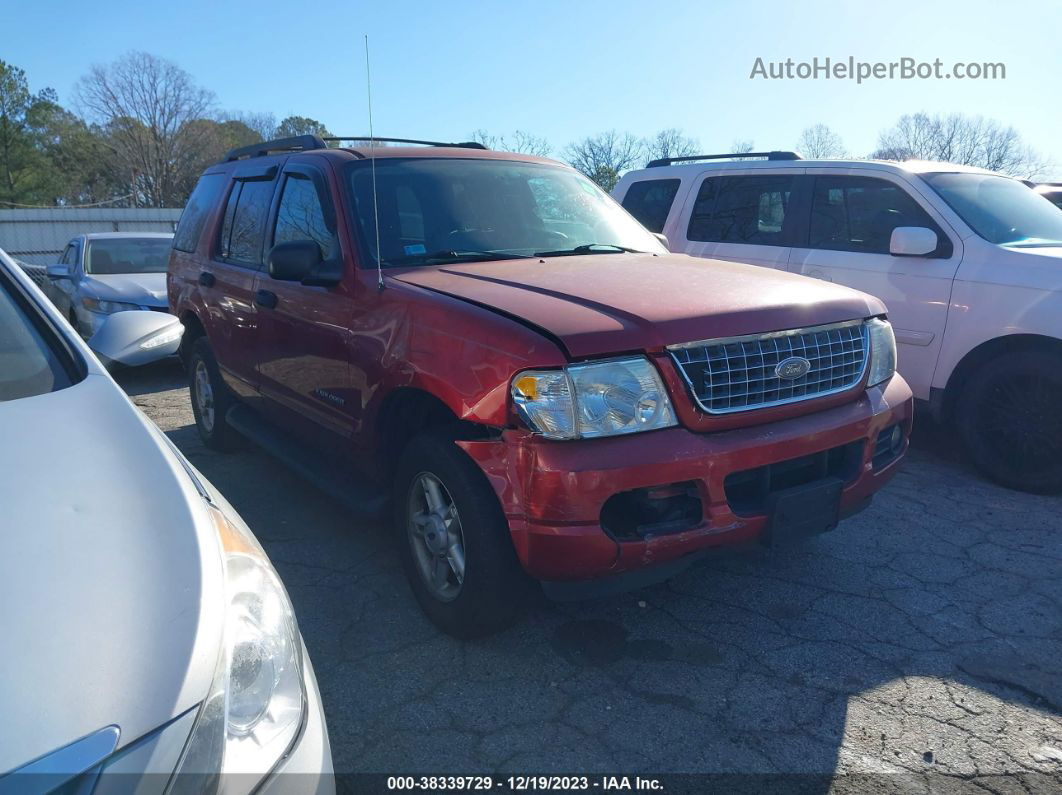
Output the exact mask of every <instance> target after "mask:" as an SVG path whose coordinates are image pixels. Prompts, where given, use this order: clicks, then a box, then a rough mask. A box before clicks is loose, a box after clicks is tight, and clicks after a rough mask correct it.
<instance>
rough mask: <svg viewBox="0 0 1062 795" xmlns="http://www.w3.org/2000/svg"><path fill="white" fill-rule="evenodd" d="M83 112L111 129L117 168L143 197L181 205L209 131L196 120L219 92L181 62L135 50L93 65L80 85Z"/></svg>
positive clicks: (159, 204)
mask: <svg viewBox="0 0 1062 795" xmlns="http://www.w3.org/2000/svg"><path fill="white" fill-rule="evenodd" d="M76 92H77V98H78V102H79V104H80V106H81V108H82V110H83V113H84V114H85V115H86V116H87V117H88V118H89V119H90V120H91V121H95V122H97V123H98V124H99V125H100V126H101V127H102V128H103V129H104V130H105V132H106V137H107V142H108V147H109V149H110V150H111V152H112V154H113V158H114V168H115V169H116V170H117V171H118V172H119V174H121V175H122V177H124V176H126V175H128V178H129V181H130V184H131V185H132V188H133V190H132V192H133V193H134V195H135V196H136V199H137V200H138V201H141V202H143V203H146V204H148V205H150V206H153V207H165V206H181V205H182V204H183V203H184V200H185V198H186V196H185V195H184V193H183V185H185V184H187V182H188V180H187V176H188V175H187V174H184V173H181V170H182V168H189V167H192V166H190V164H193V163H196V162H197V161H198V158H197V157H196V156H195V153H196V152H197V151H198V150H201V149H202V148H203V144H204V143H205V141H206V137H207V135H208V131H207V130H205V129H204V127H203V125H201V124H193V122H197V121H199V120H202V119H204V118H208V117H209V116H210V112H211V110H212V108H213V105H214V95H213V94H212V93H211V92H210V91H207V90H206V89H203V88H200V87H199V86H197V85H196V84H195V83H194V82H193V80H192V77H191V75H189V74H188V73H187V72H185V71H184V70H183V69H181V68H180V67H179V66H177V65H176V64H174V63H172V62H170V61H165V60H163V59H161V58H157V57H155V56H154V55H149V54H148V53H144V52H131V53H128V54H127V55H125V56H123V57H121V58H119V59H118V60H117V61H115V62H114V63H112V64H109V65H106V66H101V65H96V66H93V67H92V68H91V69H90V70H89V73H88V74H87V75H86V76H85V77H83V78H81V80H80V81H79V83H78V85H77V89H76Z"/></svg>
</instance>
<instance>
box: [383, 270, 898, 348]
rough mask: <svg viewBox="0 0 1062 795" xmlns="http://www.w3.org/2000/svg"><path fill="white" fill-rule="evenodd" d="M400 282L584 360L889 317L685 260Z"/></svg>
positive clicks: (797, 285)
mask: <svg viewBox="0 0 1062 795" xmlns="http://www.w3.org/2000/svg"><path fill="white" fill-rule="evenodd" d="M393 278H396V279H398V280H400V281H403V282H406V283H408V284H414V285H417V286H420V287H425V288H427V289H430V290H435V291H437V292H440V293H445V294H446V295H450V296H454V297H456V298H462V299H464V300H466V301H471V302H473V303H475V304H479V305H481V306H484V307H488V308H490V309H493V310H495V311H498V312H501V313H503V314H506V315H509V316H512V317H514V318H517V319H518V320H520V321H522V322H524V323H527V324H530V325H533V326H535V327H537V328H538V329H540V330H542V331H544V332H546V333H547V334H548V335H550V336H552V337H554V338H556V339H558V340H559V341H560V342H561V343H562V344H563V346H564V347H565V348H566V349H567V352H568V354H569V355H570V356H572V357H575V358H579V357H583V356H594V355H600V354H609V353H622V352H626V351H640V350H653V349H659V348H662V347H663V346H666V345H672V344H675V343H681V342H692V341H695V340H702V339H712V338H716V337H730V336H737V335H741V334H755V333H760V332H766V331H780V330H782V329H789V328H802V327H805V326H816V325H820V324H824V323H833V322H837V321H842V320H852V319H856V318H863V317H869V316H871V315H878V314H882V313H883V312H884V311H885V307H884V305H883V304H882V303H881V302H880V301H879V300H878V299H876V298H873V297H871V296H869V295H866V294H864V293H860V292H857V291H856V290H852V289H850V288H847V287H842V286H839V285H835V284H830V283H827V282H823V281H819V280H817V279H810V278H807V277H804V276H798V275H796V274H791V273H785V272H782V271H776V270H771V269H769V268H761V267H758V266H755V265H744V264H741V263H735V262H723V261H720V260H711V259H703V258H699V257H697V258H695V257H688V256H685V255H680V254H667V255H662V256H654V255H651V254H646V255H642V254H589V255H586V256H573V257H553V258H547V259H545V260H506V261H501V262H487V263H470V264H464V265H450V266H440V267H433V268H419V269H415V270H413V269H410V270H405V271H402V272H400V273H397V274H393Z"/></svg>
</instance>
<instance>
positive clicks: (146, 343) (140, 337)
mask: <svg viewBox="0 0 1062 795" xmlns="http://www.w3.org/2000/svg"><path fill="white" fill-rule="evenodd" d="M183 335H184V325H183V324H182V323H181V321H180V320H179V319H178V318H177V317H175V316H174V315H170V314H167V313H166V312H151V311H148V310H143V309H136V310H129V311H128V312H115V313H114V314H113V315H109V316H108V317H107V319H106V320H105V321H104V322H103V325H102V326H100V328H99V330H97V331H96V333H95V334H93V335H92V336H91V337H90V338H89V341H88V346H89V347H90V348H91V349H92V351H93V352H94V353H95V354H96V355H97V356H98V357H99V358H100V360H101V361H102V362H103V363H104V364H105V365H110V364H112V363H117V364H124V365H126V366H129V367H137V366H139V365H142V364H149V363H150V362H153V361H156V360H157V359H164V358H165V357H167V356H172V355H173V354H175V353H177V348H178V347H180V344H181V337H182V336H183Z"/></svg>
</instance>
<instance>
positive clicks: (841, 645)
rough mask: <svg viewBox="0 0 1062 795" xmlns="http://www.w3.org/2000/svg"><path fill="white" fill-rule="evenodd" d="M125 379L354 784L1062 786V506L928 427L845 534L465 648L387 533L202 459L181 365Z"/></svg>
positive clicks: (245, 462) (263, 462)
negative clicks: (245, 545)
mask: <svg viewBox="0 0 1062 795" xmlns="http://www.w3.org/2000/svg"><path fill="white" fill-rule="evenodd" d="M118 378H119V381H120V383H122V385H123V386H124V387H125V388H126V390H127V391H128V392H129V394H130V395H131V396H132V398H133V400H134V401H135V402H136V403H137V405H139V406H140V407H141V408H143V409H144V411H145V412H146V413H147V414H148V416H150V417H151V418H152V419H153V420H154V421H155V422H156V423H158V424H159V426H160V427H161V428H162V429H163V430H164V431H166V433H167V434H168V435H169V436H170V438H171V439H172V440H173V441H174V442H175V443H176V444H177V445H178V446H179V447H180V448H181V450H182V451H183V452H184V453H185V454H186V455H187V456H188V458H189V459H190V460H191V461H192V462H193V463H194V464H195V466H196V467H198V468H199V469H200V470H201V471H202V472H203V473H204V474H205V475H206V476H207V477H208V478H210V479H211V480H212V481H213V482H214V483H215V484H216V485H217V487H218V488H219V489H221V491H222V492H224V494H225V495H226V496H227V497H228V499H229V500H230V501H231V502H232V504H233V505H234V506H235V507H236V509H237V510H238V511H240V513H241V514H242V515H243V517H244V518H245V519H246V520H247V523H248V524H249V525H250V526H251V528H252V529H253V530H254V532H255V533H256V534H257V535H258V538H259V539H260V540H261V542H262V544H263V545H264V547H265V548H266V551H267V552H268V553H269V555H270V557H271V558H272V560H273V562H274V564H275V565H276V567H277V569H278V570H279V571H280V574H281V576H282V577H283V579H284V582H285V584H286V585H287V588H288V591H289V592H290V594H291V597H292V600H293V602H294V604H295V609H296V613H297V615H298V619H299V624H300V627H301V629H302V633H303V635H304V637H305V639H306V644H307V646H308V648H309V650H310V655H311V657H312V659H313V664H314V667H315V668H316V671H317V677H318V680H319V683H320V687H321V691H322V695H323V698H324V704H325V711H326V714H327V719H328V724H329V731H330V735H331V740H332V750H333V754H334V760H335V768H336V770H337V772H374V773H399V772H402V773H425V774H447V773H451V774H453V773H463V774H480V773H496V774H501V773H517V774H519V773H546V772H568V773H572V772H596V773H618V772H629V773H635V772H639V771H642V772H646V773H666V772H686V773H704V772H707V773H737V774H750V773H757V774H759V773H763V774H777V773H786V774H831V773H835V772H836V773H838V774H871V777H870V778H859V777H858V776H853V777H851V778H850V779H849V780H850V781H857V780H858V781H861V782H862V784H861V785H860V788H863V785H866V784H867V783H868V782H878V783H880V782H892V783H896V782H901V781H907V782H910V781H913V780H916V778H917V780H920V781H921V780H924V779H923V778H922V777H924V776H925V775H926V774H936V775H937V776H940V778H939V779H936V780H937V781H945V782H950V781H954V782H955V784H956V786H958V787H961V788H964V789H965V788H968V787H975V788H977V789H978V790H981V791H993V792H995V791H999V792H1010V791H1015V792H1020V791H1026V790H1035V791H1047V790H1049V789H1051V788H1053V787H1055V786H1058V787H1062V778H1060V776H1062V498H1060V497H1038V496H1032V495H1027V494H1020V493H1016V492H1011V491H1007V490H1005V489H1002V488H998V487H996V486H994V485H992V484H990V483H987V482H985V481H984V480H982V479H980V478H979V477H978V476H977V475H975V474H973V473H972V472H970V471H969V470H968V469H967V468H966V467H965V466H964V464H963V462H962V461H961V457H960V456H959V454H958V453H957V452H955V451H954V449H953V448H952V447H951V445H950V444H949V441H948V437H947V434H946V433H945V432H943V431H941V430H940V429H937V428H934V427H933V426H932V425H931V424H929V423H928V422H927V421H926V420H925V419H922V422H921V423H920V425H919V428H918V430H917V431H916V436H915V441H914V444H913V448H912V450H911V453H910V455H909V457H908V461H907V463H906V465H905V468H904V470H903V471H902V472H901V473H900V474H899V475H898V476H897V477H896V479H895V480H894V481H893V483H892V484H891V485H890V486H889V487H887V488H886V489H885V491H884V492H882V493H881V494H880V495H878V497H877V498H876V499H875V502H874V504H873V505H872V506H871V507H870V508H869V509H868V510H867V511H865V512H863V513H862V514H860V515H858V516H856V517H854V518H853V519H851V520H849V521H847V522H845V523H843V524H842V525H841V527H840V528H838V530H836V531H835V532H833V533H830V534H828V535H825V536H821V537H818V538H816V539H814V540H812V541H810V542H808V543H806V544H803V545H801V546H799V547H796V548H793V549H790V550H787V551H784V552H783V551H773V552H766V551H752V552H749V551H746V552H740V553H726V554H722V555H720V556H718V557H716V558H712V559H710V560H708V561H706V562H704V563H702V564H700V565H698V566H696V567H695V568H693V569H691V570H689V571H687V572H685V573H684V574H682V575H680V576H678V577H677V578H675V579H674V580H672V581H671V582H670V583H667V584H664V585H660V586H657V587H654V588H650V589H647V590H643V591H640V592H636V593H632V594H628V595H625V596H621V597H616V598H611V599H607V600H603V601H594V602H584V603H576V604H553V603H550V602H547V601H545V600H543V601H542V602H541V603H539V604H537V605H535V606H534V607H533V608H532V609H531V610H530V611H529V613H528V615H527V616H526V617H525V618H524V619H523V620H522V621H521V622H520V623H519V624H518V625H517V626H515V627H514V628H512V629H510V630H508V631H507V632H504V633H502V634H500V635H498V636H495V637H492V638H488V639H485V640H480V641H475V642H467V643H463V642H459V641H456V640H453V639H452V638H449V637H447V636H445V635H442V634H441V633H440V632H439V631H438V630H436V629H435V628H434V627H433V626H432V625H431V624H430V623H429V622H428V621H427V619H425V618H424V617H423V615H422V614H421V612H420V610H419V609H418V607H417V605H416V603H415V601H414V599H413V596H412V594H411V592H410V590H409V588H408V586H407V585H406V581H405V578H404V576H403V573H402V571H401V567H400V564H399V561H398V556H397V554H396V552H395V551H394V548H393V545H392V544H391V542H390V538H389V535H388V530H387V528H385V527H383V526H375V525H371V524H368V525H367V524H365V523H364V522H360V521H358V520H356V519H354V518H352V517H351V516H350V515H349V514H347V513H346V512H345V511H344V509H342V508H341V507H340V506H339V505H338V504H337V503H335V502H333V501H332V500H330V499H329V498H328V497H326V496H324V495H323V494H322V493H320V492H318V491H317V490H316V489H314V488H313V487H312V486H311V485H309V484H308V483H306V482H305V481H303V480H300V479H299V478H298V477H296V476H295V475H294V474H292V473H291V472H290V471H289V470H288V469H287V468H285V467H284V466H283V465H282V464H280V463H278V462H277V461H275V460H273V459H271V458H269V457H268V456H267V455H266V454H264V453H261V452H259V451H258V450H256V449H254V448H250V447H249V448H248V449H247V450H245V451H241V452H237V453H233V454H228V455H222V454H217V453H214V452H211V451H209V450H207V449H205V448H204V447H203V446H202V445H201V444H200V442H199V438H198V436H197V434H196V431H195V427H194V424H193V420H192V413H191V409H190V406H189V402H188V394H187V389H186V386H185V382H184V376H183V373H182V372H181V371H180V369H179V368H178V366H177V365H176V364H174V363H172V362H168V363H165V364H161V365H158V366H153V367H149V368H144V369H141V370H137V371H126V372H124V373H121V374H120V375H119V376H118ZM885 774H895V775H891V776H890V775H885ZM912 774H914V775H912ZM1012 774H1019V776H1018V777H1017V778H1015V777H1013V775H1012ZM944 777H948V778H944ZM952 777H953V778H952ZM843 780H844V779H839V782H840V781H843ZM837 783H838V782H835V785H836V784H837ZM835 788H836V787H835ZM840 788H842V789H843V788H844V787H843V786H842V787H840Z"/></svg>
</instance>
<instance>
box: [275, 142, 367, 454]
mask: <svg viewBox="0 0 1062 795" xmlns="http://www.w3.org/2000/svg"><path fill="white" fill-rule="evenodd" d="M323 168H324V167H323V166H321V165H318V164H314V163H313V161H312V159H310V158H307V159H304V160H299V161H296V162H289V163H288V164H287V165H286V166H285V167H284V169H283V171H282V173H281V175H280V186H279V190H278V192H277V197H276V200H275V201H274V207H273V211H272V213H271V215H270V224H269V228H268V230H267V233H266V248H267V249H269V248H271V247H272V246H274V245H276V244H277V243H286V242H291V241H296V240H310V241H313V242H314V243H316V244H317V246H318V248H319V249H320V251H321V258H322V260H325V261H336V260H338V261H340V262H345V263H347V267H345V268H344V276H343V281H341V282H340V284H337V285H335V286H333V287H319V286H308V285H304V284H301V283H299V282H288V281H280V280H277V279H274V278H272V277H271V276H270V275H269V273H268V269H263V271H262V272H261V273H260V274H259V276H258V281H257V284H256V303H257V310H258V324H259V329H258V337H257V345H256V360H257V369H258V384H259V390H260V392H261V395H262V398H263V399H264V402H263V409H264V410H265V411H266V412H267V413H269V414H271V415H273V418H274V419H275V420H276V421H278V422H280V423H281V424H283V425H284V426H285V427H288V428H301V429H303V430H305V431H307V432H310V433H314V432H319V431H324V432H325V433H324V434H323V435H321V434H319V433H318V437H319V439H324V440H328V439H329V437H330V436H331V437H334V436H335V435H337V434H338V435H341V436H349V435H350V433H351V428H352V425H353V421H352V412H353V411H354V409H355V405H354V404H355V402H356V401H355V399H354V397H353V396H352V389H351V376H350V363H349V341H350V326H351V312H352V304H351V284H350V279H351V274H350V269H349V262H348V261H347V260H346V259H345V258H344V255H343V251H342V250H341V247H340V244H339V238H338V235H337V230H336V209H335V208H336V205H335V200H334V197H333V195H332V192H331V190H330V186H329V183H328V181H327V179H326V177H325V172H324V170H323Z"/></svg>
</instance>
